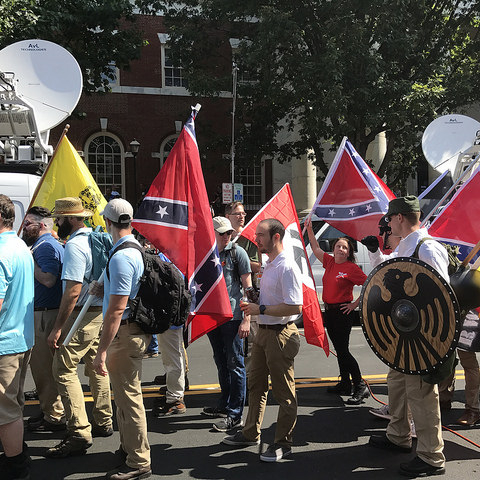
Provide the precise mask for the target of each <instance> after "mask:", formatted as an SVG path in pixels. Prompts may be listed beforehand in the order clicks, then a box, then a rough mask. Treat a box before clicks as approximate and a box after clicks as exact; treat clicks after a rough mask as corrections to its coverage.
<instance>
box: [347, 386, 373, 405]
mask: <svg viewBox="0 0 480 480" xmlns="http://www.w3.org/2000/svg"><path fill="white" fill-rule="evenodd" d="M369 396H370V391H369V390H368V387H367V385H366V383H365V382H364V381H363V380H362V381H361V382H360V383H359V384H358V385H356V386H355V388H354V390H353V395H352V397H351V398H349V399H348V400H347V403H348V404H349V405H360V404H361V403H363V399H364V398H367V397H369Z"/></svg>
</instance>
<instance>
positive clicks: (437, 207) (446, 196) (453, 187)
mask: <svg viewBox="0 0 480 480" xmlns="http://www.w3.org/2000/svg"><path fill="white" fill-rule="evenodd" d="M478 160H480V153H479V154H478V155H477V156H476V157H475V158H474V159H473V161H472V163H470V165H469V166H468V168H466V169H465V171H464V172H463V173H462V174H461V175H460V177H458V179H457V180H456V181H455V182H454V183H453V185H452V186H451V187H450V188H449V189H448V191H447V193H446V194H445V195H444V196H443V197H442V198H441V199H440V200H439V202H438V203H437V204H436V205H435V207H434V208H432V210H431V211H430V213H429V214H428V215H427V216H426V217H425V218H424V219H423V221H422V223H421V225H420V226H421V227H423V226H425V224H426V223H427V222H428V220H430V218H431V217H432V216H433V215H434V214H435V212H436V211H437V210H438V209H439V207H441V206H442V204H443V202H444V201H445V200H446V199H447V198H448V197H449V195H450V194H451V193H452V192H453V191H454V190H455V189H456V188H457V186H458V184H459V183H460V182H461V181H462V180H463V179H464V178H465V177H466V175H467V174H468V173H470V171H471V170H472V169H473V167H474V166H475V165H476V164H477V163H478Z"/></svg>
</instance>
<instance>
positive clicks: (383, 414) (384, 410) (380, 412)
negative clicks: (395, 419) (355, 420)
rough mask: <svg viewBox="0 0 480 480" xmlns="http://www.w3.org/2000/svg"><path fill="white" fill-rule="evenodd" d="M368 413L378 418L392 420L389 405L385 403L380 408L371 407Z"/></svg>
mask: <svg viewBox="0 0 480 480" xmlns="http://www.w3.org/2000/svg"><path fill="white" fill-rule="evenodd" d="M368 413H371V414H372V415H373V416H375V417H378V418H384V419H385V420H391V419H392V416H391V415H390V413H389V410H388V405H384V406H383V407H380V408H371V409H370V410H369V411H368Z"/></svg>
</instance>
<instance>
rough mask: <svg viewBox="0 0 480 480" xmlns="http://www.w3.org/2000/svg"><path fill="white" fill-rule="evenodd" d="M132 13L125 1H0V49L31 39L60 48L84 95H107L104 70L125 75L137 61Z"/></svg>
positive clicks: (136, 34) (137, 44) (139, 41)
mask: <svg viewBox="0 0 480 480" xmlns="http://www.w3.org/2000/svg"><path fill="white" fill-rule="evenodd" d="M134 8H135V5H134V4H133V3H132V2H130V1H129V0H78V1H76V2H72V1H66V0H2V2H1V5H0V48H3V47H5V46H7V45H9V44H11V43H14V42H17V41H19V40H26V39H30V38H32V39H34V38H41V39H43V40H49V41H52V42H55V43H58V44H59V45H61V46H63V47H64V48H66V49H67V50H69V51H70V52H71V53H72V54H73V56H74V57H75V58H76V59H77V61H78V63H79V65H80V67H81V69H82V72H83V76H84V90H85V92H87V93H89V92H95V91H99V90H105V91H107V90H108V85H109V80H113V78H112V69H111V68H109V66H108V65H109V64H115V65H116V66H117V67H118V68H120V69H126V68H128V66H129V63H130V61H131V60H132V59H135V58H138V57H139V56H140V50H141V47H142V44H143V42H142V34H141V32H140V30H139V29H138V28H136V26H135V18H136V16H135V15H134Z"/></svg>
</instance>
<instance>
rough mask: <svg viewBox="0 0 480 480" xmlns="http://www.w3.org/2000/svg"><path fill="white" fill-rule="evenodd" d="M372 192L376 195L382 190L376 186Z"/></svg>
mask: <svg viewBox="0 0 480 480" xmlns="http://www.w3.org/2000/svg"><path fill="white" fill-rule="evenodd" d="M374 190H375V191H376V192H377V193H378V192H381V191H382V189H381V188H380V187H379V186H378V185H377V186H376V187H375V188H374Z"/></svg>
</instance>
